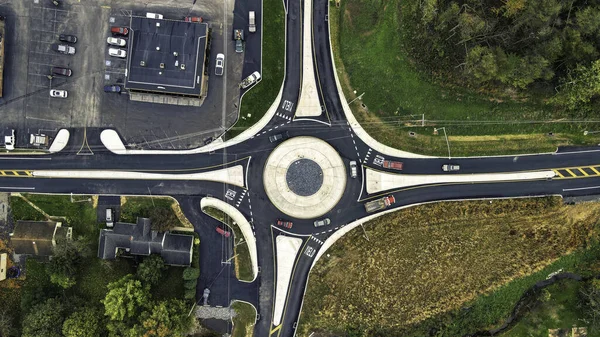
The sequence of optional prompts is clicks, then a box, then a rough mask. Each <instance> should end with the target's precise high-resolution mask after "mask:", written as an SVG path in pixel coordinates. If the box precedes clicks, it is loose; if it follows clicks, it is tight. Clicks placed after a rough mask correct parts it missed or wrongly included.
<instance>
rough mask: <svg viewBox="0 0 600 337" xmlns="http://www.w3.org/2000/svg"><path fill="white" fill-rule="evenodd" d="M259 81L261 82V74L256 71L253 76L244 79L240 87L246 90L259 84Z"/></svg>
mask: <svg viewBox="0 0 600 337" xmlns="http://www.w3.org/2000/svg"><path fill="white" fill-rule="evenodd" d="M258 80H260V73H259V72H258V71H255V72H253V73H252V74H250V76H248V77H246V78H244V80H243V81H242V84H240V86H241V87H242V89H246V88H248V87H249V86H251V85H252V84H254V83H256V82H258Z"/></svg>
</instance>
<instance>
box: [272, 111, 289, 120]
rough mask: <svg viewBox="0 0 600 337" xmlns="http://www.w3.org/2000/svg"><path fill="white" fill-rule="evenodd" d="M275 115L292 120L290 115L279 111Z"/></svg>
mask: <svg viewBox="0 0 600 337" xmlns="http://www.w3.org/2000/svg"><path fill="white" fill-rule="evenodd" d="M275 116H277V117H279V118H283V119H285V120H288V121H291V120H292V117H290V116H287V115H284V114H282V113H279V112H277V113H275Z"/></svg>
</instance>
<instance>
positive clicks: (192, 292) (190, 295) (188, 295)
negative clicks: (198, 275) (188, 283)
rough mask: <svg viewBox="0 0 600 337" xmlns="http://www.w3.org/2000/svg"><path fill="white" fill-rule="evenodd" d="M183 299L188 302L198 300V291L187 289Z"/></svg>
mask: <svg viewBox="0 0 600 337" xmlns="http://www.w3.org/2000/svg"><path fill="white" fill-rule="evenodd" d="M183 297H184V298H185V299H186V300H193V299H195V298H196V289H186V290H185V293H184V295H183Z"/></svg>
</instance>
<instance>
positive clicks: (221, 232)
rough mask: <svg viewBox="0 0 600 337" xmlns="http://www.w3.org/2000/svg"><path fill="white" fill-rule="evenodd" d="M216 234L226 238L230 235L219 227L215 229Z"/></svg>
mask: <svg viewBox="0 0 600 337" xmlns="http://www.w3.org/2000/svg"><path fill="white" fill-rule="evenodd" d="M217 233H219V234H221V235H223V236H224V237H226V238H228V237H229V236H230V235H231V233H229V232H228V231H226V230H224V229H223V228H221V227H217Z"/></svg>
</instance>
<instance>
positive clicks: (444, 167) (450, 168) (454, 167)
mask: <svg viewBox="0 0 600 337" xmlns="http://www.w3.org/2000/svg"><path fill="white" fill-rule="evenodd" d="M442 170H443V171H444V172H453V171H458V170H460V165H457V164H444V165H442Z"/></svg>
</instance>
